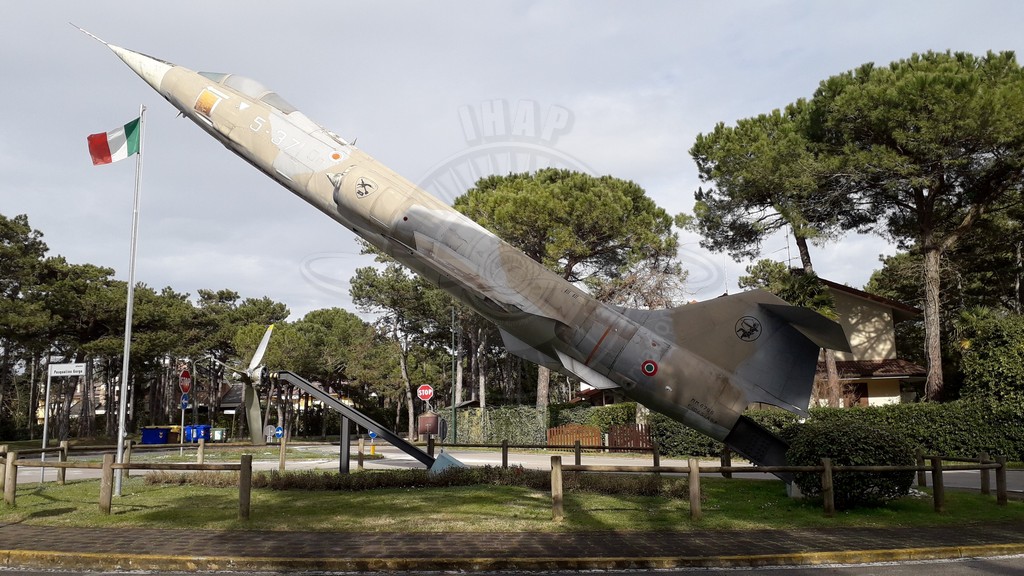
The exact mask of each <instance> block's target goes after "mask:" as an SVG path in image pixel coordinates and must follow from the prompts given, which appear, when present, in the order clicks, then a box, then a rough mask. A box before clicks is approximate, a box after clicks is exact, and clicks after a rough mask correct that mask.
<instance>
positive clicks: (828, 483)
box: [551, 456, 1007, 520]
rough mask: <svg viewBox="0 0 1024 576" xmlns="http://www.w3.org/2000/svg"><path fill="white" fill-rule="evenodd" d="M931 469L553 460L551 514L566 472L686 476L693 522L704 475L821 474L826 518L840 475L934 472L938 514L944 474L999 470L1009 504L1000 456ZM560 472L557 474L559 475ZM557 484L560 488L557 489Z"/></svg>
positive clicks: (1000, 491)
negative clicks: (592, 463) (605, 463)
mask: <svg viewBox="0 0 1024 576" xmlns="http://www.w3.org/2000/svg"><path fill="white" fill-rule="evenodd" d="M929 460H930V466H916V465H915V466H836V465H834V464H833V463H832V461H831V459H829V458H822V462H821V465H820V466H700V461H699V460H697V459H696V458H691V459H689V460H688V462H687V464H688V465H687V466H685V467H683V466H603V465H602V466H581V465H579V464H573V465H563V464H562V457H561V456H552V457H551V507H552V508H551V510H552V512H551V514H552V518H553V519H554V520H561V519H563V518H564V517H565V506H564V502H563V490H562V477H563V473H565V472H611V473H623V472H633V473H636V472H640V473H649V474H660V473H667V474H686V475H687V481H688V483H689V487H690V494H689V504H690V518H691V519H692V520H699V519H700V518H701V517H702V512H701V506H700V475H701V473H704V474H723V475H725V474H729V475H730V476H731V475H732V474H734V473H741V472H746V473H752V472H757V473H764V474H772V473H790V474H794V473H818V474H821V492H822V506H823V507H824V513H825V515H826V516H829V517H831V516H833V515H834V514H835V510H836V508H835V492H834V484H833V477H834V475H835V474H836V473H844V474H846V473H866V472H931V473H932V482H933V488H932V500H933V504H934V508H935V511H936V512H938V513H942V512H944V511H945V498H946V496H945V490H944V484H943V480H942V473H943V472H944V471H951V470H981V471H986V470H995V471H996V504H997V505H999V506H1005V505H1006V503H1007V493H1006V492H1007V490H1006V458H1005V457H1003V456H997V457H996V458H995V459H994V460H981V461H980V462H979V461H978V460H969V459H961V460H954V459H950V458H942V457H939V456H932V457H930V458H929ZM944 461H946V462H953V461H962V462H975V463H974V464H969V465H945V466H944V465H943V462H944ZM556 469H557V472H556ZM984 481H985V480H984V479H983V480H982V482H984ZM556 484H557V485H556Z"/></svg>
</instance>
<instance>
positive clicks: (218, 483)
mask: <svg viewBox="0 0 1024 576" xmlns="http://www.w3.org/2000/svg"><path fill="white" fill-rule="evenodd" d="M562 478H563V480H562V481H563V486H564V488H565V490H566V491H567V492H593V493H597V494H625V495H631V496H657V495H662V496H665V497H667V498H687V497H689V489H688V487H687V486H688V485H687V483H686V481H685V480H675V481H673V480H667V479H666V480H662V479H660V478H658V477H657V476H655V475H653V474H574V473H565V475H564V476H563V477H562ZM146 483H147V484H177V485H186V484H188V485H194V486H209V487H215V488H230V487H233V486H237V485H238V473H237V472H196V473H182V472H164V471H160V472H154V473H152V474H148V475H146ZM479 485H490V486H521V487H524V488H531V489H533V490H550V489H551V473H550V472H548V471H547V470H529V469H526V468H523V467H522V466H510V467H508V468H501V467H500V466H483V467H481V468H449V469H447V470H445V471H443V472H441V473H439V474H431V473H430V472H429V471H427V470H425V469H415V470H374V471H363V472H357V473H354V474H338V473H337V472H335V471H333V470H297V471H295V472H283V473H282V472H277V471H270V472H257V473H256V474H253V477H252V487H253V488H269V489H271V490H322V491H346V492H359V491H363V490H382V489H387V488H406V489H409V488H447V487H451V486H479Z"/></svg>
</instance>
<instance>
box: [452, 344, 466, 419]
mask: <svg viewBox="0 0 1024 576" xmlns="http://www.w3.org/2000/svg"><path fill="white" fill-rule="evenodd" d="M463 349H464V347H463V338H462V330H459V334H458V340H457V342H456V344H455V390H454V391H453V396H452V405H453V406H457V405H458V404H459V402H462V379H463V377H464V374H463V370H462V355H463Z"/></svg>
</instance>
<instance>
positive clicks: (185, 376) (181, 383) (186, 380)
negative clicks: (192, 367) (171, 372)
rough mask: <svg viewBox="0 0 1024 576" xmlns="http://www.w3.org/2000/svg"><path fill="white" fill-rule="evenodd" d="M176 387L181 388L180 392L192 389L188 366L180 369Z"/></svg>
mask: <svg viewBox="0 0 1024 576" xmlns="http://www.w3.org/2000/svg"><path fill="white" fill-rule="evenodd" d="M178 388H181V393H182V394H188V391H189V390H191V389H192V374H191V373H190V372H189V371H188V368H186V369H184V370H182V371H181V375H180V376H178Z"/></svg>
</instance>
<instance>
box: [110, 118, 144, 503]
mask: <svg viewBox="0 0 1024 576" xmlns="http://www.w3.org/2000/svg"><path fill="white" fill-rule="evenodd" d="M145 140H146V106H145V104H143V105H141V106H140V107H139V153H138V156H137V157H136V158H135V199H134V201H133V205H132V242H131V256H130V257H129V260H128V302H127V303H126V304H125V312H124V356H123V358H122V360H121V398H120V400H121V403H120V406H119V407H118V412H117V463H118V464H123V463H124V440H125V437H127V435H128V434H127V431H126V430H125V427H126V425H127V422H126V417H127V412H128V363H129V358H130V356H131V350H132V309H133V308H134V305H135V253H136V247H137V245H138V239H139V200H140V197H141V186H140V184H141V183H142V151H143V148H144V147H145ZM121 474H122V472H121V470H120V469H118V470H117V473H116V474H114V494H115V495H116V496H120V495H121Z"/></svg>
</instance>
